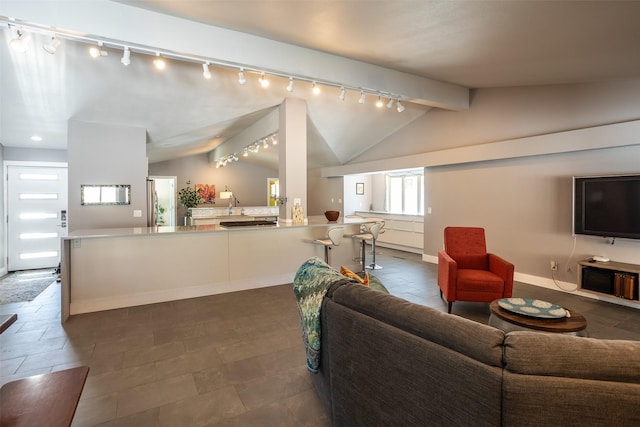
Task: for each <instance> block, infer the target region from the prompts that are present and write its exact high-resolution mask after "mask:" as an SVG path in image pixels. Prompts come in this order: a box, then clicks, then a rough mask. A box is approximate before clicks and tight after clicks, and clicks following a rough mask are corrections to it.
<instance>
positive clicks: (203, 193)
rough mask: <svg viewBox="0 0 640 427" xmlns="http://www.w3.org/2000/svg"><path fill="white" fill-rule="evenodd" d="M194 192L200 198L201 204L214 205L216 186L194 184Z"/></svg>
mask: <svg viewBox="0 0 640 427" xmlns="http://www.w3.org/2000/svg"><path fill="white" fill-rule="evenodd" d="M196 192H197V193H198V195H200V197H202V203H215V200H216V186H215V185H213V184H196Z"/></svg>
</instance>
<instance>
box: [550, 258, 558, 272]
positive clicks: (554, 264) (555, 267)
mask: <svg viewBox="0 0 640 427" xmlns="http://www.w3.org/2000/svg"><path fill="white" fill-rule="evenodd" d="M551 271H558V263H557V262H556V260H554V259H552V260H551Z"/></svg>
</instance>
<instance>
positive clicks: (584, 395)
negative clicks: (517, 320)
mask: <svg viewBox="0 0 640 427" xmlns="http://www.w3.org/2000/svg"><path fill="white" fill-rule="evenodd" d="M638 367H640V342H638V341H617V340H598V339H592V338H582V337H575V336H570V335H563V334H546V333H538V332H524V331H522V332H510V333H508V334H507V336H506V338H505V372H504V383H503V419H504V423H503V425H518V426H540V425H562V426H584V425H602V426H605V425H614V424H615V425H619V426H627V425H629V426H630V425H640V369H638Z"/></svg>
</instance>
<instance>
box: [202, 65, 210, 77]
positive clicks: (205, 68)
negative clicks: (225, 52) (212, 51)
mask: <svg viewBox="0 0 640 427" xmlns="http://www.w3.org/2000/svg"><path fill="white" fill-rule="evenodd" d="M202 76H203V77H204V78H205V79H207V80H209V79H210V78H211V71H209V63H208V62H206V63H204V64H202Z"/></svg>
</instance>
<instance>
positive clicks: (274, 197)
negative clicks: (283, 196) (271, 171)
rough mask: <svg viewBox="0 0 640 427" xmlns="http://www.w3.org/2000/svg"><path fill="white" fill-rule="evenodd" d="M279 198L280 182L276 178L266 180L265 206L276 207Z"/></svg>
mask: <svg viewBox="0 0 640 427" xmlns="http://www.w3.org/2000/svg"><path fill="white" fill-rule="evenodd" d="M279 197H280V180H279V179H278V178H267V206H278V198H279Z"/></svg>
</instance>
